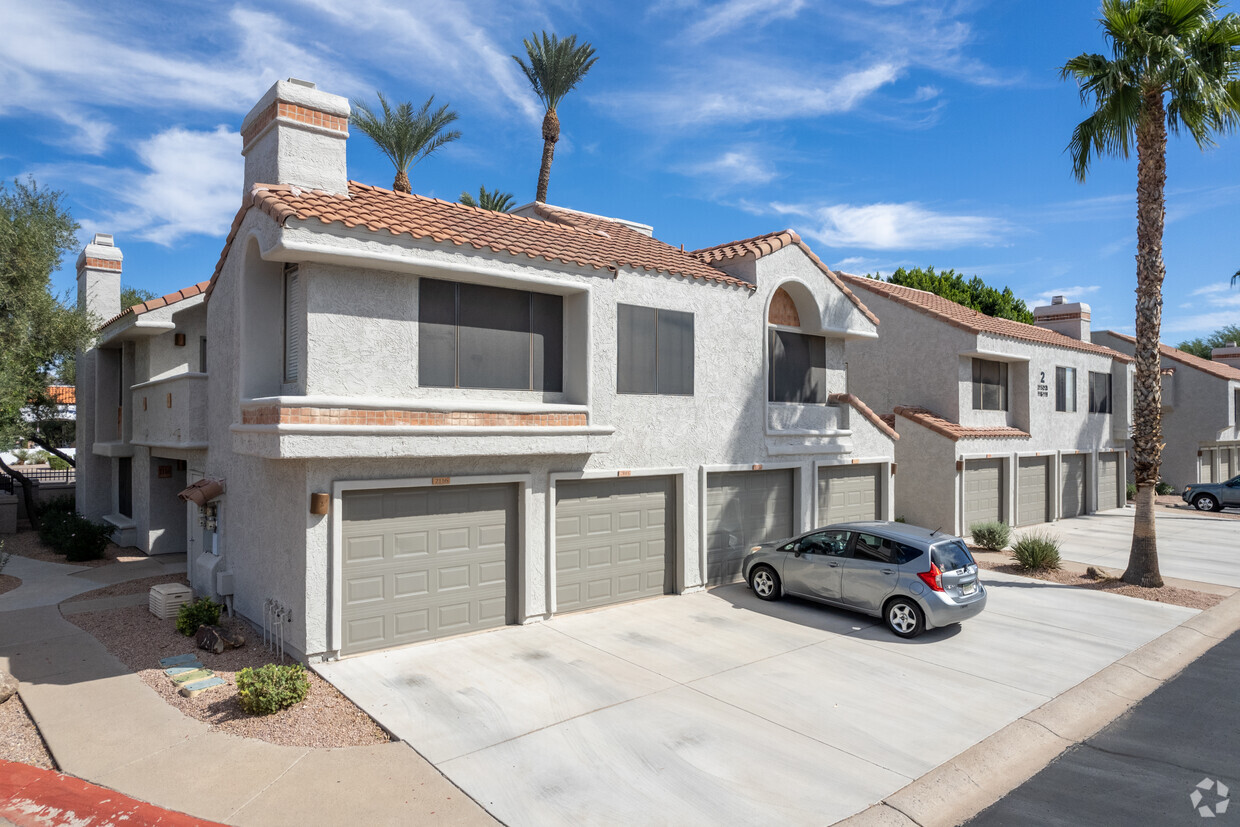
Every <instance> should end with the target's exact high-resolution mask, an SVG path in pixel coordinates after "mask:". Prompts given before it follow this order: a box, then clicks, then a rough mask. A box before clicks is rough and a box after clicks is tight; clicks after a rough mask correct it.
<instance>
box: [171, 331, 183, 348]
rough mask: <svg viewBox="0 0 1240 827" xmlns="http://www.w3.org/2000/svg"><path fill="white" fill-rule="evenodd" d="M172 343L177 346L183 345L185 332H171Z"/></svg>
mask: <svg viewBox="0 0 1240 827" xmlns="http://www.w3.org/2000/svg"><path fill="white" fill-rule="evenodd" d="M172 343H173V344H174V345H176V346H177V347H185V334H184V333H174V334H172Z"/></svg>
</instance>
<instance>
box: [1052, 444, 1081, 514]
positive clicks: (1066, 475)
mask: <svg viewBox="0 0 1240 827" xmlns="http://www.w3.org/2000/svg"><path fill="white" fill-rule="evenodd" d="M1060 473H1061V474H1062V491H1061V497H1062V499H1061V503H1062V505H1061V507H1060V512H1059V513H1060V516H1062V517H1078V516H1080V515H1081V514H1084V513H1085V481H1086V477H1085V474H1086V471H1085V456H1084V455H1083V454H1072V455H1068V456H1065V457H1063V458H1062V460H1061V467H1060Z"/></svg>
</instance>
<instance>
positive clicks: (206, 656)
mask: <svg viewBox="0 0 1240 827" xmlns="http://www.w3.org/2000/svg"><path fill="white" fill-rule="evenodd" d="M151 580H153V581H154V582H164V583H167V582H170V580H169V578H167V577H162V578H151ZM114 588H116V587H113V586H110V587H108V589H99V590H97V591H94V592H89V593H87V594H84V595H81V597H82V598H84V599H88V598H92V597H100V596H102V595H101V592H104V591H108V590H109V589H114ZM148 588H149V586H148ZM66 619H67V620H68V621H69V622H70V623H73V624H75V625H77V626H79V627H80V628H82V629H85V630H86V631H87V632H90V633H91V634H92V635H94V636H95V637H96V638H97V639H98V640H99V642H100V643H102V644H103V645H104V646H105V647H106V648H107V650H108V651H109V652H111V653H112V654H113V655H115V656H116V657H117V658H118V659H119V660H120V661H121V662H122V663H124V664H125V665H126V666H128V667H129V668H130V669H132V670H134V672H135V673H137V675H138V676H139V677H140V678H142V680H143V682H145V683H146V684H147V686H150V687H151V688H152V689H154V690H155V691H156V692H157V693H158V694H159V695H160V697H162V698H163V699H164V700H165V701H167V702H168V703H169V704H171V705H172V706H175V707H176V708H177V709H179V710H181V711H182V712H183V713H185V714H186V715H188V716H190V717H191V718H196V719H198V720H200V721H203V722H205V723H207V724H210V726H211V728H212V729H213V730H216V731H219V732H226V733H228V734H230V735H237V736H241V737H243V738H257V739H259V740H262V741H267V742H269V743H272V744H281V745H284V746H291V747H316V748H331V747H352V746H366V745H372V744H378V743H383V742H385V741H388V740H390V739H389V737H388V735H387V734H386V733H385V732H384V731H383V730H382V729H380V728H379V726H378V725H377V724H376V723H375V722H374V721H373V720H371V718H370V716H368V715H367V714H366V713H365V712H362V711H361V710H360V709H358V708H357V707H356V706H355V705H354V704H353V702H352V701H350V700H349V699H348V698H346V697H345V696H344V695H341V694H340V692H339V691H337V690H336V688H335V687H333V686H332V685H331V684H329V683H327V682H326V681H324V680H323V679H322V678H320V677H319V676H318V675H315V674H314V673H313V672H307V675H308V677H309V680H310V693H309V695H307V696H306V699H305V700H304V701H302V702H301V703H299V704H297V705H296V706H294V707H292V708H290V709H285V710H283V711H281V712H277V713H276V714H274V715H263V716H252V715H247V714H246V713H245V712H243V711H242V710H241V706H240V704H239V703H238V700H237V689H236V686H237V672H238V671H240V670H241V669H243V668H245V667H247V666H249V667H259V666H262V665H263V664H266V663H274V662H276V660H277V658H276V656H275V654H274V653H272V652H269V651H267V649H266V647H264V645H263V638H262V633H261V631H257V630H255V629H254V627H252V626H251V625H250V624H249V623H247V622H246V621H244V620H242V619H240V618H227V617H221V618H220V625H221V626H223V627H224V628H226V629H228V630H229V631H230V632H231V633H233V634H237V633H239V634H242V635H244V636H245V639H246V644H245V646H242V647H241V648H239V649H228V650H225V651H224V652H223V653H222V654H219V655H217V654H214V653H213V652H206V651H203V650H201V649H198V648H197V647H196V646H195V645H194V639H193V638H188V637H185V636H183V635H180V634H178V633H177V631H176V629H175V627H174V621H172V620H160V619H159V618H157V617H155V616H154V615H153V614H151V612H150V610H149V609H147V607H145V606H133V607H129V608H123V609H111V610H108V611H102V612H86V613H83V614H74V615H69V616H68V617H67V618H66ZM184 654H194V655H198V656H199V660H200V661H201V663H202V665H203V666H204V667H206V668H207V669H210V670H212V671H213V672H214V673H215V674H216V675H219V676H220V677H221V678H223V679H224V681H225V684H226V685H225V686H222V687H219V688H216V689H213V690H211V691H210V692H204V693H203V694H201V695H199V696H198V697H196V698H183V697H181V695H180V694H178V693H177V691H176V689H175V688H174V686H173V683H172V681H171V680H169V679H168V677H167V676H166V675H165V674H164V673H163V670H161V669H160V668H159V659H160V658H164V657H168V656H170V655H184Z"/></svg>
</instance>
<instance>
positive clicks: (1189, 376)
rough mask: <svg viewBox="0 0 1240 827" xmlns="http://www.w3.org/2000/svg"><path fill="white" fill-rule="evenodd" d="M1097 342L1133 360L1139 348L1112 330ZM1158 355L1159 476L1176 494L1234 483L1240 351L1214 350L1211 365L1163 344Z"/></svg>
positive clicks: (1239, 435) (1238, 461)
mask: <svg viewBox="0 0 1240 827" xmlns="http://www.w3.org/2000/svg"><path fill="white" fill-rule="evenodd" d="M1093 340H1094V341H1095V342H1096V343H1098V344H1100V345H1106V346H1107V347H1111V348H1114V349H1115V350H1119V351H1123V352H1124V353H1127V354H1129V355H1131V354H1132V353H1133V352H1134V349H1135V346H1136V340H1134V339H1133V338H1132V337H1131V336H1127V335H1125V334H1123V333H1116V332H1114V331H1111V330H1102V331H1099V332H1097V333H1094V334H1093ZM1159 352H1160V354H1161V355H1160V360H1161V367H1162V435H1163V442H1164V444H1165V445H1166V447H1165V448H1163V453H1162V466H1161V471H1160V474H1159V476H1160V477H1161V479H1162V480H1163V481H1164V482H1167V483H1169V484H1170V485H1173V486H1175V487H1176V489H1182V488H1183V487H1184V486H1185V485H1187V484H1188V483H1192V482H1222V481H1224V480H1229V479H1231V478H1232V477H1234V476H1235V475H1236V474H1237V473H1240V418H1238V415H1240V348H1238V347H1235V346H1234V345H1232V346H1230V347H1224V348H1215V349H1214V350H1213V352H1212V353H1211V354H1210V355H1211V358H1210V359H1202V358H1200V357H1197V356H1194V355H1192V354H1191V353H1185V352H1184V351H1182V350H1179V349H1177V348H1173V347H1171V346H1170V345H1164V344H1160V345H1159ZM1130 471H1131V469H1130Z"/></svg>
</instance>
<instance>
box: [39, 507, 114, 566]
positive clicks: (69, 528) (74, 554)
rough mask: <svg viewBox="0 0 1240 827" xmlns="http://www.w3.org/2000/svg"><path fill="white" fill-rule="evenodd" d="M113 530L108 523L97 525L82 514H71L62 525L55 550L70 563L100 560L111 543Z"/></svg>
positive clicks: (64, 519)
mask: <svg viewBox="0 0 1240 827" xmlns="http://www.w3.org/2000/svg"><path fill="white" fill-rule="evenodd" d="M113 530H114V529H113V527H112V526H110V525H108V524H107V523H96V522H95V521H94V520H88V519H86V518H85V517H83V516H82V515H81V514H69V515H66V516H65V517H64V518H63V521H62V522H61V524H60V528H59V530H58V533H57V538H56V543H57V544H56V545H54V546H53V548H55V549H56V551H58V552H59V553H61V554H63V555H64V556H65V558H66V559H68V561H69V562H70V563H80V562H82V561H84V560H98V559H100V558H101V557H103V552H104V551H105V550H106V549H107V547H108V543H109V542H111V540H112V531H113Z"/></svg>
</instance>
